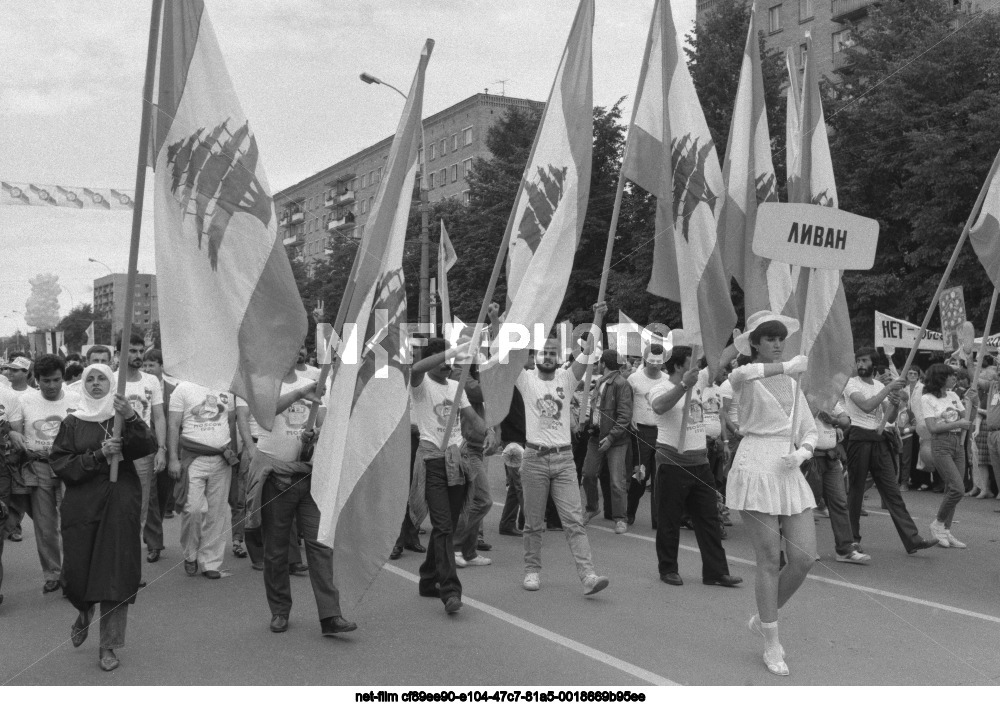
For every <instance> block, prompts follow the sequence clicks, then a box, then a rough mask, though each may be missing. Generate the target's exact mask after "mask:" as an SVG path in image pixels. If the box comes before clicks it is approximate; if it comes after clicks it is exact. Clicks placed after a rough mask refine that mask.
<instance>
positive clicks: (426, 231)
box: [359, 72, 431, 324]
mask: <svg viewBox="0 0 1000 706" xmlns="http://www.w3.org/2000/svg"><path fill="white" fill-rule="evenodd" d="M359 78H360V79H361V80H362V81H364V82H365V83H368V84H378V85H382V86H385V87H387V88H391V89H392V90H394V91H395V92H396V93H398V94H399V95H401V96H402V97H403V100H407V96H406V94H405V93H403V92H402V91H401V90H399V89H398V88H396V87H395V86H393V85H392V84H391V83H386V82H385V81H383V80H382V79H380V78H378V77H376V76H372V75H371V74H369V73H367V72H366V73H362V74H361V75H360V76H359ZM420 154H421V162H420V303H419V306H418V309H417V312H418V321H419V323H421V324H426V323H429V322H430V250H431V234H430V211H431V208H430V194H429V192H428V190H427V144H426V141H425V139H424V121H423V120H422V119H421V121H420Z"/></svg>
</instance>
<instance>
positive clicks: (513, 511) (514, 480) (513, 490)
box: [500, 464, 524, 531]
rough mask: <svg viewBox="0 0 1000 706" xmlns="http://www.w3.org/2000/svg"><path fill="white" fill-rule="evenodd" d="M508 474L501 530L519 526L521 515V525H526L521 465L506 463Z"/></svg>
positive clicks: (501, 516) (505, 470)
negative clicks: (518, 520)
mask: <svg viewBox="0 0 1000 706" xmlns="http://www.w3.org/2000/svg"><path fill="white" fill-rule="evenodd" d="M504 473H505V474H506V475H507V499H506V500H505V501H504V504H503V513H501V515H500V530H501V531H503V530H512V529H515V528H517V527H518V522H517V518H518V515H520V516H521V523H520V526H521V527H523V526H524V510H523V509H522V508H523V507H524V492H523V491H522V490H521V467H520V466H508V465H506V464H504Z"/></svg>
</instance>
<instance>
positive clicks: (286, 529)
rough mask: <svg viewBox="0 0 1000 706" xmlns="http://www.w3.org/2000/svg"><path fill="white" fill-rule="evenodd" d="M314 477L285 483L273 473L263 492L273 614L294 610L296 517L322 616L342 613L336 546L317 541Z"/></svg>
mask: <svg viewBox="0 0 1000 706" xmlns="http://www.w3.org/2000/svg"><path fill="white" fill-rule="evenodd" d="M311 485H312V483H311V477H309V476H306V477H305V478H299V477H298V476H296V477H295V479H294V480H293V482H292V483H291V484H290V485H288V486H287V487H286V486H285V483H283V482H281V481H278V480H276V479H275V477H274V476H273V475H272V476H270V477H269V478H268V479H267V481H266V482H265V483H264V488H263V491H262V493H261V514H260V515H261V529H262V532H263V535H264V591H265V592H266V594H267V604H268V606H269V607H270V608H271V615H286V616H287V615H288V614H289V613H290V612H291V610H292V587H291V580H290V579H289V575H288V553H289V552H288V542H289V536H290V534H291V532H292V521H293V520H296V521H297V522H298V526H299V528H300V529H301V530H302V532H303V534H304V539H305V550H306V560H307V561H308V563H309V581H310V583H312V590H313V596H315V598H316V608H317V610H318V612H319V619H320V620H323V619H325V618H332V617H334V616H336V615H341V612H340V591H338V590H337V587H336V586H334V585H333V549H331V548H330V547H328V546H326V545H325V544H323V543H321V542H319V541H317V539H316V537H317V535H318V532H319V508H318V507H316V502H315V501H314V500H313V498H312V493H311V492H310V487H311Z"/></svg>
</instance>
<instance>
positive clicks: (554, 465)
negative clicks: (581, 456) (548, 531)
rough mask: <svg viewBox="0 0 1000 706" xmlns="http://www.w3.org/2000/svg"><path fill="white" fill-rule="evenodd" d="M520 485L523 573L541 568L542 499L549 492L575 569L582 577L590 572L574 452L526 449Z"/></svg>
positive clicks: (588, 544)
mask: <svg viewBox="0 0 1000 706" xmlns="http://www.w3.org/2000/svg"><path fill="white" fill-rule="evenodd" d="M521 488H522V491H523V492H524V570H525V573H529V574H530V573H535V574H537V573H538V572H540V571H541V570H542V531H543V530H544V529H545V501H546V500H547V499H548V497H549V494H550V493H551V494H552V500H553V502H555V505H556V510H557V511H558V512H559V519H560V520H561V521H562V526H563V534H565V535H566V541H567V542H568V543H569V549H570V552H572V553H573V559H574V561H576V573H577V574H578V575H579V577H580V579H581V580H583V579H585V578H586V577H587V576H590V575H591V574H593V573H594V562H593V559H592V555H591V552H590V540H588V539H587V532H586V531H585V530H584V529H583V511H582V508H581V507H580V486H579V484H578V481H577V478H576V464H575V463H573V454H572V453H571V452H570V451H562V452H559V453H550V454H546V455H545V456H539V455H538V451H536V450H535V449H525V450H524V460H523V461H522V463H521Z"/></svg>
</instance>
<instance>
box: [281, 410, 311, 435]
mask: <svg viewBox="0 0 1000 706" xmlns="http://www.w3.org/2000/svg"><path fill="white" fill-rule="evenodd" d="M281 414H282V416H284V418H285V426H286V427H287V431H286V433H288V434H292V435H298V433H299V432H300V431H301V429H302V427H304V426H305V425H306V421H307V420H308V419H309V406H308V405H306V404H303V403H302V402H293V403H292V404H291V405H290V406H289V407H288V409H286V410H285V411H284V412H282V413H281Z"/></svg>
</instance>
